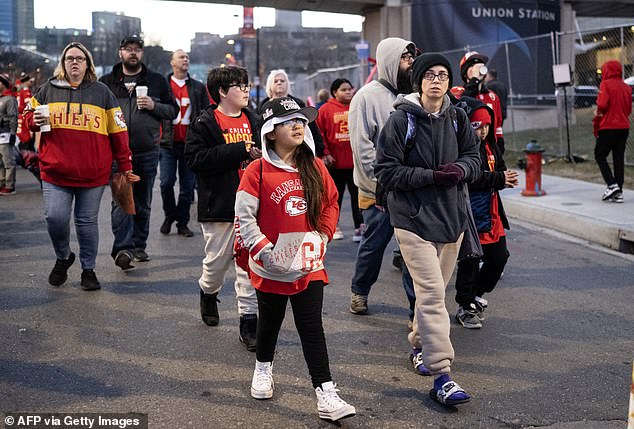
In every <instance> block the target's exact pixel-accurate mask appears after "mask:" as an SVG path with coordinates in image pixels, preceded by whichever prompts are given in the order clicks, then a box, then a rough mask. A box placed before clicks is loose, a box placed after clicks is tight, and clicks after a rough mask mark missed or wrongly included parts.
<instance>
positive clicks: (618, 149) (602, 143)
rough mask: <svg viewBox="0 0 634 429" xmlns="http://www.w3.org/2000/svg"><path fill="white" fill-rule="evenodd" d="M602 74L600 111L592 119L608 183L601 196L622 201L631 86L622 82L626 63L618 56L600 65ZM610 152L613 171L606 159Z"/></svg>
mask: <svg viewBox="0 0 634 429" xmlns="http://www.w3.org/2000/svg"><path fill="white" fill-rule="evenodd" d="M601 75H602V76H603V80H602V81H601V85H600V86H599V95H598V96H597V111H596V113H595V116H594V119H592V124H593V125H594V136H595V137H596V139H597V144H596V146H595V148H594V159H595V160H596V161H597V164H598V165H599V170H601V175H602V176H603V180H605V183H606V184H607V185H608V188H607V189H606V190H605V192H604V193H603V197H602V198H601V199H602V200H603V201H610V202H615V203H622V202H623V177H624V164H625V143H626V142H627V136H628V134H629V132H630V120H629V116H630V114H631V113H632V88H630V86H629V85H627V84H626V83H625V82H623V66H622V65H621V63H620V62H618V61H616V60H611V61H607V62H605V63H604V64H603V65H602V66H601ZM610 152H612V161H613V163H614V174H612V170H610V166H609V165H608V161H607V157H608V155H609V154H610Z"/></svg>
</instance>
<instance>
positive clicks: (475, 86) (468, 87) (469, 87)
mask: <svg viewBox="0 0 634 429" xmlns="http://www.w3.org/2000/svg"><path fill="white" fill-rule="evenodd" d="M479 93H480V79H478V78H477V77H472V78H471V80H470V81H469V82H467V83H466V84H465V86H464V93H463V94H462V95H466V96H468V97H474V98H475V97H477V96H478V94H479Z"/></svg>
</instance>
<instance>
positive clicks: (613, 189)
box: [601, 183, 620, 201]
mask: <svg viewBox="0 0 634 429" xmlns="http://www.w3.org/2000/svg"><path fill="white" fill-rule="evenodd" d="M619 191H620V189H619V185H617V184H616V183H613V184H611V185H610V186H608V189H606V190H605V192H604V193H603V196H602V197H601V199H602V200H603V201H609V200H611V199H612V197H613V196H614V194H616V193H617V192H619Z"/></svg>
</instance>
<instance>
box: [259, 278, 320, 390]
mask: <svg viewBox="0 0 634 429" xmlns="http://www.w3.org/2000/svg"><path fill="white" fill-rule="evenodd" d="M256 294H257V297H258V313H259V316H258V328H257V334H256V338H257V342H256V351H255V355H256V358H257V360H258V361H260V362H273V357H274V356H275V346H276V344H277V336H278V334H279V333H280V328H281V327H282V322H283V321H284V316H285V315H286V302H287V301H288V300H289V298H290V300H291V307H292V308H293V317H294V319H295V327H296V328H297V332H298V333H299V338H300V340H301V342H302V351H303V352H304V359H305V360H306V364H307V365H308V372H309V373H310V379H311V381H312V383H313V387H314V388H317V387H318V386H320V385H321V384H322V383H325V382H327V381H332V377H331V375H330V364H329V362H328V350H327V348H326V337H325V336H324V328H323V326H322V323H321V309H322V306H323V303H324V282H323V281H314V282H310V283H309V284H308V287H307V288H306V290H304V291H302V292H300V293H298V294H295V295H279V294H275V293H268V292H260V291H259V290H257V289H256Z"/></svg>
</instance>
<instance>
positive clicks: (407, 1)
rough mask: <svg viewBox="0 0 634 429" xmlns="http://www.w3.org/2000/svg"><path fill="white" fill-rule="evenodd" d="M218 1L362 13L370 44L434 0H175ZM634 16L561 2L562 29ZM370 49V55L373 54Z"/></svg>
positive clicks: (613, 1)
mask: <svg viewBox="0 0 634 429" xmlns="http://www.w3.org/2000/svg"><path fill="white" fill-rule="evenodd" d="M177 1H187V2H199V3H219V4H229V5H236V6H245V7H272V8H276V9H285V10H298V11H301V10H310V11H317V12H334V13H348V14H354V15H362V16H364V17H365V21H364V23H363V37H364V39H365V40H367V41H368V42H369V44H370V46H371V47H376V45H377V43H378V42H379V41H380V40H381V39H383V38H385V37H389V36H394V37H402V38H404V39H407V40H411V39H412V22H411V15H412V14H411V8H412V2H416V3H419V2H421V3H422V2H423V1H429V2H431V1H433V0H248V1H236V0H218V1H215V0H177ZM582 16H587V17H619V18H627V17H632V18H634V0H564V1H563V2H562V3H561V29H560V30H561V31H572V30H575V17H582ZM373 49H374V48H371V55H372V56H373V55H374V52H373Z"/></svg>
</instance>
